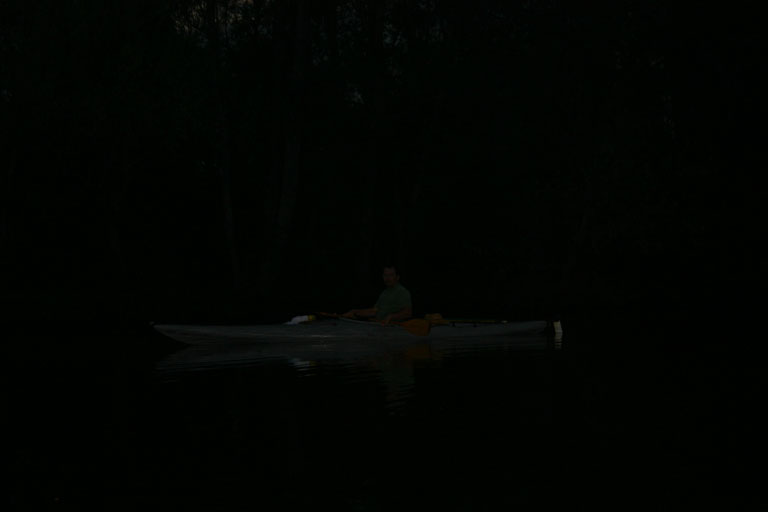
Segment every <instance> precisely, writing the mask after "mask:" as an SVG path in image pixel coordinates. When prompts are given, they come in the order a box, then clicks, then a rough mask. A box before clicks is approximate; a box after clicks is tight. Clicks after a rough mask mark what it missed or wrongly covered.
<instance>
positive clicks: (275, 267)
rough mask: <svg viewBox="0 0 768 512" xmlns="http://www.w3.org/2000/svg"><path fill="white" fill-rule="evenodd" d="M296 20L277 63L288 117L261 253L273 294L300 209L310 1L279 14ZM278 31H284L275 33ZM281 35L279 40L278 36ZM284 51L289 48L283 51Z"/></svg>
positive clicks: (299, 0) (282, 109) (281, 105)
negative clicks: (285, 63)
mask: <svg viewBox="0 0 768 512" xmlns="http://www.w3.org/2000/svg"><path fill="white" fill-rule="evenodd" d="M291 17H292V18H293V33H292V34H290V33H289V34H284V41H283V42H284V44H285V47H284V46H283V45H281V44H280V41H278V42H276V51H277V52H276V53H277V55H276V57H277V59H276V60H277V62H280V61H281V60H283V59H284V58H288V60H289V62H290V64H289V67H288V69H287V70H286V75H287V76H286V78H285V87H282V85H283V84H282V83H278V84H277V87H276V91H275V94H276V95H278V98H279V99H278V101H277V102H276V103H277V105H278V107H277V112H276V118H284V119H285V120H284V121H283V123H282V130H281V132H282V134H281V135H282V137H280V139H281V140H280V139H278V140H277V141H275V144H277V147H276V152H275V159H274V160H275V161H274V171H273V179H272V180H271V182H272V186H271V187H270V190H268V191H267V194H270V195H275V196H276V197H277V201H276V202H275V203H273V206H272V207H271V208H269V210H271V211H268V212H267V215H268V218H267V223H268V225H267V228H266V230H265V235H266V240H265V244H266V247H265V250H264V252H263V255H262V261H261V268H260V277H259V284H260V285H261V288H262V292H263V293H264V294H265V295H269V294H270V293H271V291H272V290H273V289H274V286H275V284H276V282H277V280H278V279H279V278H280V274H281V270H282V259H283V258H284V257H285V252H286V250H287V246H288V240H289V237H290V234H291V231H292V226H293V220H294V212H295V209H296V201H297V192H298V186H299V175H300V169H301V155H302V152H303V139H304V104H303V103H304V94H305V76H306V68H307V62H308V60H309V19H308V12H307V5H306V0H294V1H293V2H286V3H285V11H284V12H283V13H282V16H281V15H279V14H278V16H276V19H275V23H276V24H280V23H281V22H288V21H289V20H290V18H291ZM276 33H279V32H277V31H276ZM277 37H280V36H279V35H278V36H277ZM281 50H285V51H284V53H281Z"/></svg>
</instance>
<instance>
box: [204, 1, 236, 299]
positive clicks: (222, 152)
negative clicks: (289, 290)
mask: <svg viewBox="0 0 768 512" xmlns="http://www.w3.org/2000/svg"><path fill="white" fill-rule="evenodd" d="M206 33H207V36H208V41H209V55H210V59H211V71H212V81H213V83H212V84H211V85H212V90H213V94H212V97H213V103H214V104H213V108H214V116H215V123H216V124H215V137H216V150H217V155H216V169H217V171H218V173H219V183H220V190H219V194H220V197H221V204H222V209H223V214H224V219H223V220H224V235H225V239H226V244H227V252H228V254H229V263H230V269H231V280H232V281H231V285H232V287H233V289H237V288H239V287H240V285H241V275H240V258H239V255H238V250H237V241H236V238H235V226H234V224H235V223H234V208H233V205H232V185H231V165H232V164H231V161H232V158H231V149H230V136H229V128H228V122H227V114H226V107H225V103H224V101H225V100H224V93H223V90H222V89H223V87H222V83H221V66H222V64H221V63H222V61H223V56H224V55H223V53H224V52H223V48H222V44H221V19H220V16H219V3H218V0H208V2H207V4H206Z"/></svg>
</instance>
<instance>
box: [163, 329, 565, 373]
mask: <svg viewBox="0 0 768 512" xmlns="http://www.w3.org/2000/svg"><path fill="white" fill-rule="evenodd" d="M154 327H155V329H157V330H158V331H159V332H161V333H163V334H165V335H167V336H170V337H171V338H174V339H176V340H179V341H183V342H185V343H187V344H188V347H187V348H184V349H182V350H180V351H177V352H175V353H173V354H170V355H169V356H167V357H166V358H164V359H163V360H162V361H160V362H159V363H158V365H157V369H158V370H161V371H165V372H167V371H170V372H176V371H190V370H205V369H216V368H225V367H233V366H251V365H253V364H259V363H260V362H266V361H270V360H286V361H290V362H296V361H304V363H306V364H314V363H310V362H319V361H345V360H346V361H349V360H360V359H369V358H376V357H379V356H386V355H388V354H392V353H393V352H392V351H393V350H394V351H398V352H400V351H402V352H403V353H411V352H413V351H414V350H416V351H417V352H418V351H426V352H427V353H430V352H432V351H433V350H437V351H439V352H442V353H452V352H462V351H464V350H472V351H476V350H483V349H484V347H486V346H487V348H493V349H499V348H500V347H503V348H504V349H509V350H531V349H536V350H539V349H546V348H548V346H549V345H550V343H549V340H551V339H552V338H553V336H554V338H555V339H557V338H558V332H557V331H558V330H559V326H555V325H553V324H552V322H546V321H537V322H506V323H484V322H482V321H474V322H472V321H459V322H450V321H447V322H445V323H443V324H442V325H434V326H432V327H431V329H430V332H429V335H427V336H414V335H413V334H410V333H409V332H408V331H406V330H405V329H402V328H398V326H392V325H390V326H384V325H381V324H377V323H374V322H362V321H355V320H347V319H334V320H320V321H314V322H307V323H300V324H294V325H285V324H283V325H239V326H238V325H170V324H165V325H155V326H154Z"/></svg>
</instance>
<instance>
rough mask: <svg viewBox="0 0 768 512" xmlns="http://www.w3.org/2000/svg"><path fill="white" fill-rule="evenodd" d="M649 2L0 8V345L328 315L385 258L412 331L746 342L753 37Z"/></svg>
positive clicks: (366, 287) (709, 13)
mask: <svg viewBox="0 0 768 512" xmlns="http://www.w3.org/2000/svg"><path fill="white" fill-rule="evenodd" d="M668 4H669V2H631V1H617V2H605V3H588V4H585V5H578V6H576V5H572V3H571V2H564V1H562V2H561V1H533V2H506V1H491V0H482V1H472V2H460V1H455V0H454V1H449V0H432V1H425V2H406V1H375V0H359V1H340V0H323V1H308V0H280V1H275V2H265V1H258V0H253V1H235V0H153V1H130V2H106V3H105V2H97V1H74V0H56V1H40V2H26V1H19V0H11V1H6V2H3V3H2V8H1V9H2V12H0V20H1V21H0V23H1V25H0V62H2V67H0V154H2V185H0V190H1V191H2V192H1V193H2V197H1V198H0V204H1V205H2V210H1V211H0V237H2V238H1V240H2V241H1V242H0V243H1V246H2V252H1V253H0V265H2V274H1V275H0V278H1V279H2V282H1V286H2V288H0V289H1V290H2V299H3V302H4V304H3V307H2V310H3V312H4V314H5V316H6V322H5V325H6V330H7V331H13V330H14V329H16V328H18V327H19V326H24V327H23V329H24V330H25V331H26V330H27V328H28V326H29V325H30V324H34V325H35V328H36V329H46V328H48V327H50V329H51V330H53V331H55V332H61V327H62V325H67V326H70V327H75V328H77V327H78V326H83V325H86V324H87V325H88V326H89V327H90V328H91V329H93V330H96V331H99V332H104V330H105V329H108V330H111V331H112V332H115V333H119V332H124V331H126V330H131V329H143V328H144V326H146V325H147V323H148V322H149V321H155V322H221V323H226V322H243V323H248V322H271V321H285V320H287V319H289V318H290V317H291V316H293V315H297V314H306V313H310V312H313V311H317V310H323V311H337V312H343V311H346V310H347V309H350V308H352V307H366V306H369V305H370V304H371V303H372V302H373V301H374V300H375V298H376V296H377V294H378V293H379V291H380V289H381V282H380V277H379V276H380V268H381V265H382V264H383V263H384V262H385V261H395V262H397V264H398V265H399V266H400V269H401V274H402V281H403V283H404V284H405V285H406V286H407V287H408V288H410V289H411V291H412V293H413V295H414V300H415V304H414V306H415V312H416V314H418V315H422V314H424V313H435V312H439V313H442V314H443V315H445V316H451V315H453V316H456V315H458V316H471V315H477V316H483V317H504V318H510V319H532V318H555V317H560V318H562V319H563V321H564V323H565V324H568V326H569V327H570V328H571V329H572V332H578V331H580V330H586V331H590V330H594V329H611V328H612V327H615V326H617V325H631V328H632V329H633V330H638V331H647V330H659V329H660V328H661V327H662V326H663V329H666V328H667V327H669V326H682V329H683V331H684V332H688V330H689V329H690V328H691V326H692V325H693V326H694V327H697V328H701V322H699V321H696V322H693V321H692V318H693V317H694V316H695V317H696V318H697V319H698V320H701V319H705V320H706V323H707V325H706V328H705V330H706V331H707V332H709V330H710V329H711V324H712V321H713V320H723V321H725V323H727V324H728V325H729V326H733V325H734V324H738V323H740V322H744V321H749V319H750V318H753V317H751V316H750V315H751V314H753V313H750V312H748V311H747V310H746V309H745V308H748V304H749V303H750V301H749V300H746V294H747V293H748V292H749V290H750V288H755V287H756V285H755V284H754V283H756V278H757V277H758V276H759V275H761V272H762V270H761V269H762V267H760V264H761V261H759V260H758V255H757V253H756V252H755V251H752V250H749V249H748V247H750V246H751V244H753V243H754V242H756V241H757V239H758V237H759V235H760V230H759V229H758V228H757V222H756V219H757V211H758V201H757V198H758V191H759V187H760V185H761V184H762V182H763V181H762V176H761V174H758V173H757V171H758V170H759V169H761V165H762V164H763V163H764V156H763V152H762V151H761V147H760V143H761V142H762V138H761V133H762V131H761V130H759V129H758V126H759V125H760V124H761V123H762V122H763V117H762V113H761V112H762V106H763V103H764V92H763V91H764V90H765V89H764V85H765V84H764V83H762V82H761V81H760V79H759V77H760V71H761V68H762V67H764V59H763V58H761V57H760V55H759V53H758V30H759V29H760V27H759V24H758V22H757V19H756V17H755V16H754V15H753V13H751V12H750V11H749V10H745V9H744V8H742V7H741V6H737V5H734V6H729V7H728V8H727V9H720V8H715V7H710V6H705V5H703V4H701V5H699V4H697V5H696V7H695V8H691V7H690V6H689V5H687V4H684V3H680V4H678V3H675V4H674V5H668ZM94 328H95V329H94ZM678 341H680V340H679V339H678Z"/></svg>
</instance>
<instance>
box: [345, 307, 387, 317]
mask: <svg viewBox="0 0 768 512" xmlns="http://www.w3.org/2000/svg"><path fill="white" fill-rule="evenodd" d="M376 311H378V310H377V309H376V308H368V309H350V310H349V311H347V312H346V313H344V314H343V315H341V316H343V317H344V318H355V317H361V318H370V317H372V316H376Z"/></svg>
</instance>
